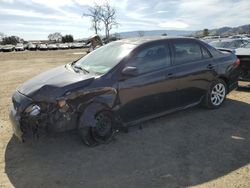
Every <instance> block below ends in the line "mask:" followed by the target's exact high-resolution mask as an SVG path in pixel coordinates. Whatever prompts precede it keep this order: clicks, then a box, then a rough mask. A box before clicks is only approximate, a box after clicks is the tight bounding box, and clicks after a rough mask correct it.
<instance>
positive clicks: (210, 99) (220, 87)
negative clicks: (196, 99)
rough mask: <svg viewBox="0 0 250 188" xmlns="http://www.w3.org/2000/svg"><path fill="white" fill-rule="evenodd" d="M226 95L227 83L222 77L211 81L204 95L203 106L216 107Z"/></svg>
mask: <svg viewBox="0 0 250 188" xmlns="http://www.w3.org/2000/svg"><path fill="white" fill-rule="evenodd" d="M226 95H227V84H226V82H225V81H224V80H222V79H217V80H215V81H213V82H212V83H211V84H210V86H209V88H208V90H207V93H206V95H205V98H204V102H203V104H204V106H205V107H206V108H208V109H217V108H219V107H220V106H221V105H222V104H223V102H224V101H225V98H226Z"/></svg>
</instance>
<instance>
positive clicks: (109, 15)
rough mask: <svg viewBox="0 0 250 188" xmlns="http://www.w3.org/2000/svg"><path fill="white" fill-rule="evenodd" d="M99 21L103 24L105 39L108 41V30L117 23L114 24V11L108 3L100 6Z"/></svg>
mask: <svg viewBox="0 0 250 188" xmlns="http://www.w3.org/2000/svg"><path fill="white" fill-rule="evenodd" d="M100 19H101V20H102V22H103V24H104V28H105V35H106V38H107V39H108V40H109V34H110V30H111V29H112V28H113V26H117V25H118V23H117V22H116V10H115V8H114V7H111V6H110V4H109V3H108V2H106V3H105V4H104V5H103V6H101V12H100Z"/></svg>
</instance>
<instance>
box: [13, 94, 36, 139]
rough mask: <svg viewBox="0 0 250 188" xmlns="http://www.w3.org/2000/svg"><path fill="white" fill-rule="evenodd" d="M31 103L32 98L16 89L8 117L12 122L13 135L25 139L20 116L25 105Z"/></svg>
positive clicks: (27, 105)
mask: <svg viewBox="0 0 250 188" xmlns="http://www.w3.org/2000/svg"><path fill="white" fill-rule="evenodd" d="M32 104H33V100H32V99H30V98H28V97H26V96H25V95H23V94H21V93H19V92H18V91H16V92H15V93H14V94H13V96H12V105H11V109H10V113H9V118H10V121H11V124H12V128H13V133H14V135H15V136H16V137H17V138H18V139H19V140H20V141H22V142H23V141H24V140H25V138H24V137H25V134H24V132H23V127H22V116H23V113H24V111H25V110H26V109H27V107H29V106H31V105H32Z"/></svg>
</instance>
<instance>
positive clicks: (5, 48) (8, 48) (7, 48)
mask: <svg viewBox="0 0 250 188" xmlns="http://www.w3.org/2000/svg"><path fill="white" fill-rule="evenodd" d="M14 49H15V46H14V45H11V44H8V45H4V46H3V47H2V51H3V52H12V51H14Z"/></svg>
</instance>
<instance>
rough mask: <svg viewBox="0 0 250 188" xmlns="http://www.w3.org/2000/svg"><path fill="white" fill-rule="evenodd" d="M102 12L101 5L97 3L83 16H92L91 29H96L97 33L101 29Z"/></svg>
mask: <svg viewBox="0 0 250 188" xmlns="http://www.w3.org/2000/svg"><path fill="white" fill-rule="evenodd" d="M100 13H101V6H99V5H97V4H95V5H94V7H90V8H89V9H88V12H87V13H83V16H86V17H90V18H91V22H92V26H91V29H93V30H94V31H95V34H97V33H98V31H101V24H100V23H101V19H100Z"/></svg>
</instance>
